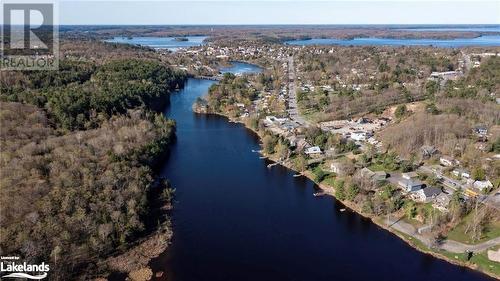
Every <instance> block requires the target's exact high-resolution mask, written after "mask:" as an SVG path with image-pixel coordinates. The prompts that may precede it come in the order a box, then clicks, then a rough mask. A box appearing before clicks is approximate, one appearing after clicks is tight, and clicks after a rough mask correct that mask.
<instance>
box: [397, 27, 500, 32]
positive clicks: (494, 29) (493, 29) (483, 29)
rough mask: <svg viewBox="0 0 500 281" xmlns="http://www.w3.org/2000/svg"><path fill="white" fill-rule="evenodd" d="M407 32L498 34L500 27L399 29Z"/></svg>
mask: <svg viewBox="0 0 500 281" xmlns="http://www.w3.org/2000/svg"><path fill="white" fill-rule="evenodd" d="M400 30H408V31H472V32H474V31H475V32H500V26H479V27H473V26H471V27H467V26H465V27H422V28H420V27H415V28H401V29H400Z"/></svg>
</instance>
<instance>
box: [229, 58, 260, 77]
mask: <svg viewBox="0 0 500 281" xmlns="http://www.w3.org/2000/svg"><path fill="white" fill-rule="evenodd" d="M261 71H262V68H260V67H259V66H257V65H255V64H250V63H243V62H237V61H233V62H231V65H230V66H228V67H223V68H221V69H220V72H222V73H226V72H230V73H233V74H237V75H238V74H243V73H258V72H261Z"/></svg>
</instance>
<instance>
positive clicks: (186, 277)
mask: <svg viewBox="0 0 500 281" xmlns="http://www.w3.org/2000/svg"><path fill="white" fill-rule="evenodd" d="M248 67H251V66H248ZM214 83H215V82H214V81H208V80H200V79H189V80H188V81H187V84H186V85H185V87H184V88H183V89H182V90H181V91H179V92H176V93H174V94H172V95H171V97H170V105H169V106H168V108H167V109H166V110H165V115H166V116H168V117H169V118H173V119H175V120H176V122H177V133H176V135H177V137H176V141H175V142H174V143H173V145H172V146H171V148H170V154H169V156H168V159H166V161H165V163H164V164H163V167H162V172H161V174H162V176H165V177H167V178H168V179H169V180H170V182H171V184H172V186H173V187H174V188H175V189H176V193H175V203H174V209H173V211H172V222H173V231H174V236H173V240H172V244H171V245H170V247H169V248H168V249H167V251H166V252H165V253H163V254H162V255H160V256H159V257H158V258H157V259H155V260H153V261H152V262H151V263H150V266H151V268H152V269H153V271H154V273H156V272H158V271H163V272H164V274H163V276H162V277H154V279H153V280H168V281H205V280H206V281H245V280H248V281H266V280H269V281H282V280H286V281H299V280H300V281H322V280H324V281H363V280H370V281H382V280H384V281H387V280H409V281H412V280H414V281H424V280H425V281H442V280H453V281H483V280H490V281H491V279H490V278H488V277H486V276H484V275H482V274H480V273H478V272H474V271H471V270H468V269H465V268H461V267H458V266H454V265H451V264H449V263H447V262H444V261H442V260H438V259H435V258H433V257H431V256H428V255H424V254H422V253H420V252H417V251H416V250H414V249H412V248H411V247H409V246H408V245H406V244H405V243H404V242H403V241H402V240H400V239H399V238H397V237H396V236H394V235H392V234H391V233H389V232H387V231H385V230H382V229H380V228H379V227H377V226H376V225H374V224H373V223H371V222H370V221H369V220H367V219H364V218H362V217H360V216H359V215H357V214H356V213H353V212H350V211H345V212H341V211H340V209H341V208H344V206H342V205H341V204H340V203H338V202H337V201H336V200H335V199H334V198H331V197H327V196H324V197H314V196H313V192H314V191H315V188H316V186H315V184H314V183H313V182H311V181H310V180H308V179H306V178H303V177H299V178H295V177H293V172H291V171H290V170H288V169H286V168H283V167H281V166H275V167H273V168H270V169H269V168H267V167H266V165H267V164H268V162H267V161H266V160H263V159H259V155H258V154H257V153H254V152H252V150H255V149H259V140H258V138H257V137H256V136H255V135H254V134H253V133H252V132H251V131H249V130H247V129H246V128H245V127H244V126H242V125H241V124H235V123H229V122H228V120H227V119H226V118H224V117H220V116H214V115H199V114H195V113H193V111H192V109H191V106H192V104H193V103H194V101H195V100H196V98H198V97H200V96H203V95H206V94H207V91H208V88H209V87H210V86H211V85H213V84H214Z"/></svg>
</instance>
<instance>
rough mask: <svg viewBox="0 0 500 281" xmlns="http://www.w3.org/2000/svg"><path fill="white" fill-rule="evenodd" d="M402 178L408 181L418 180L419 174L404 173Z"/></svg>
mask: <svg viewBox="0 0 500 281" xmlns="http://www.w3.org/2000/svg"><path fill="white" fill-rule="evenodd" d="M401 176H402V177H403V179H407V180H411V179H415V178H418V174H417V173H416V172H408V173H403V174H402V175H401Z"/></svg>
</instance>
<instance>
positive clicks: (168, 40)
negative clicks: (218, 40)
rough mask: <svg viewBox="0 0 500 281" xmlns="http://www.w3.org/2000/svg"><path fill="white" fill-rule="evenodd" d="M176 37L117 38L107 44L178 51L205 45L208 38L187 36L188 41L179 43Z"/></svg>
mask: <svg viewBox="0 0 500 281" xmlns="http://www.w3.org/2000/svg"><path fill="white" fill-rule="evenodd" d="M175 38H176V37H131V38H128V37H115V38H113V39H110V40H106V42H110V43H120V44H131V45H138V46H147V47H151V48H155V49H168V50H171V51H176V50H178V49H180V48H187V47H194V46H201V45H203V40H205V38H207V37H206V36H186V37H184V38H187V39H188V41H177V40H175Z"/></svg>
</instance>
